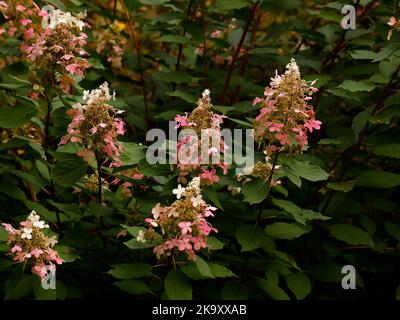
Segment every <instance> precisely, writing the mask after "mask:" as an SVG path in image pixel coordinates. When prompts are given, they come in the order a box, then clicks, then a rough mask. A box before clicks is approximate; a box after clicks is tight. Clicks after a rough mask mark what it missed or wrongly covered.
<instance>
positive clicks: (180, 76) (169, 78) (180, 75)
mask: <svg viewBox="0 0 400 320" xmlns="http://www.w3.org/2000/svg"><path fill="white" fill-rule="evenodd" d="M153 77H154V78H155V79H156V80H158V81H162V82H174V83H177V84H180V83H184V82H190V81H191V80H192V78H191V76H190V75H189V74H188V73H186V72H182V71H169V72H163V71H156V72H154V73H153Z"/></svg>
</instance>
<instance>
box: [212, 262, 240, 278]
mask: <svg viewBox="0 0 400 320" xmlns="http://www.w3.org/2000/svg"><path fill="white" fill-rule="evenodd" d="M208 266H209V268H210V270H211V273H212V274H213V275H214V277H217V278H227V277H235V274H234V273H233V272H232V271H231V270H229V269H228V268H227V267H225V266H223V265H220V264H217V263H213V262H209V263H208Z"/></svg>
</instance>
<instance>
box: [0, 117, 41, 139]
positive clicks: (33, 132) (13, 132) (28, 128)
mask: <svg viewBox="0 0 400 320" xmlns="http://www.w3.org/2000/svg"><path fill="white" fill-rule="evenodd" d="M16 136H20V137H24V138H27V139H29V140H32V141H34V142H35V143H39V144H40V143H41V142H42V139H43V133H42V130H40V128H38V127H37V126H35V125H34V124H33V123H32V122H27V123H25V124H23V125H21V126H20V127H18V128H1V129H0V142H1V143H6V142H8V141H9V140H11V139H12V138H14V137H16Z"/></svg>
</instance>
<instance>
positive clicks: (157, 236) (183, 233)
mask: <svg viewBox="0 0 400 320" xmlns="http://www.w3.org/2000/svg"><path fill="white" fill-rule="evenodd" d="M173 193H174V194H176V197H177V200H176V201H175V202H173V203H172V204H171V205H170V206H167V207H162V206H161V205H160V204H159V203H158V204H157V205H156V206H155V207H154V208H153V210H152V212H151V213H152V218H147V219H146V220H145V221H146V222H147V223H148V229H147V230H146V231H141V232H139V234H138V236H137V241H141V242H147V241H151V242H155V243H161V244H160V245H157V246H156V247H155V248H154V253H155V254H156V256H157V258H158V259H161V258H163V257H170V256H173V255H174V256H175V255H177V254H178V253H179V252H184V253H185V254H186V257H187V258H188V260H192V261H194V260H196V253H195V252H196V251H199V250H201V249H203V248H206V247H207V244H206V238H207V236H208V235H209V234H210V233H211V232H218V231H217V229H215V228H213V227H212V226H211V224H210V223H209V222H208V221H207V218H208V217H210V216H214V215H213V212H214V211H215V210H217V208H215V207H212V206H210V205H208V204H207V203H206V202H205V201H204V200H203V199H202V195H201V190H200V178H199V177H196V178H193V180H192V181H191V182H190V183H189V184H188V185H187V186H186V187H185V188H183V187H182V186H181V185H178V188H177V189H174V191H173Z"/></svg>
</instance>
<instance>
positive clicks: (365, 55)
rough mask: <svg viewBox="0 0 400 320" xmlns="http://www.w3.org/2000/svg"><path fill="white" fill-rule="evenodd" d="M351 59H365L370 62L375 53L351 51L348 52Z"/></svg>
mask: <svg viewBox="0 0 400 320" xmlns="http://www.w3.org/2000/svg"><path fill="white" fill-rule="evenodd" d="M349 53H350V55H351V57H352V58H353V59H356V60H359V59H365V60H372V59H374V58H375V56H376V53H375V52H373V51H369V50H353V51H351V52H349Z"/></svg>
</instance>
